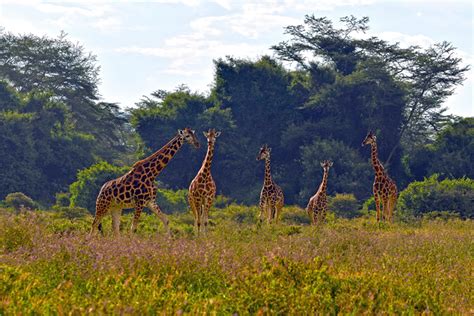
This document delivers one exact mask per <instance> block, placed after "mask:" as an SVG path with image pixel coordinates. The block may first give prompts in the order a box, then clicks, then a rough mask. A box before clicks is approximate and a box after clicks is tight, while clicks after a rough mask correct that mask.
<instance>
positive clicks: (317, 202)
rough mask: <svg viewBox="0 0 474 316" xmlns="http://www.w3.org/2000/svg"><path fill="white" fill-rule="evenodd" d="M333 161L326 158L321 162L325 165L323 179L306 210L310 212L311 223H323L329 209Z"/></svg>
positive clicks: (322, 165)
mask: <svg viewBox="0 0 474 316" xmlns="http://www.w3.org/2000/svg"><path fill="white" fill-rule="evenodd" d="M332 164H333V163H332V161H329V160H325V161H323V162H321V167H323V171H324V173H323V180H322V181H321V184H320V185H319V188H318V191H316V193H315V194H314V195H313V196H312V197H311V198H310V199H309V202H308V206H306V212H308V215H309V218H310V220H311V224H313V225H316V224H318V223H323V222H324V220H325V219H326V213H327V209H328V201H327V196H326V188H327V184H328V175H329V168H331V167H332Z"/></svg>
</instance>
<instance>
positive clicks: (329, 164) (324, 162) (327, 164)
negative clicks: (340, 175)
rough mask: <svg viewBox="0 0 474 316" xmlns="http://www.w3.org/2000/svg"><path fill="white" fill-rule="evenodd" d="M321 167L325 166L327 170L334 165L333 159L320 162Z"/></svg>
mask: <svg viewBox="0 0 474 316" xmlns="http://www.w3.org/2000/svg"><path fill="white" fill-rule="evenodd" d="M320 164H321V167H323V169H324V171H325V172H327V171H328V170H329V168H331V167H332V164H333V162H332V161H331V160H324V161H321V162H320Z"/></svg>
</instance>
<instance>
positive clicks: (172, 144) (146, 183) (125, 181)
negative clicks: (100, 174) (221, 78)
mask: <svg viewBox="0 0 474 316" xmlns="http://www.w3.org/2000/svg"><path fill="white" fill-rule="evenodd" d="M184 142H188V143H191V144H193V145H194V146H195V147H199V142H198V140H197V139H196V136H195V135H194V131H192V130H191V129H189V128H185V129H184V130H179V131H178V134H177V135H176V136H175V137H173V139H171V140H170V141H169V142H168V143H167V144H166V145H165V146H163V147H162V148H161V149H159V150H158V151H156V152H155V153H154V154H152V155H151V156H149V157H147V158H145V159H143V160H140V161H138V162H136V163H135V164H134V165H133V167H132V169H131V170H130V171H129V172H127V173H126V174H124V175H123V176H121V177H119V178H117V179H113V180H110V181H108V182H106V183H105V184H104V185H103V186H102V188H101V189H100V192H99V195H98V196H97V200H96V212H95V217H94V221H93V223H92V229H91V234H93V233H95V232H96V231H97V229H98V228H100V223H101V220H102V218H103V217H104V216H105V215H107V214H108V213H109V212H110V213H111V215H112V227H113V230H114V233H115V234H118V233H119V227H120V216H121V213H122V210H123V209H127V208H135V214H134V217H133V221H132V227H131V229H132V231H135V230H136V227H137V224H138V220H139V218H140V214H141V212H142V210H143V208H145V207H149V208H150V209H151V211H152V212H153V213H155V214H156V215H157V216H158V218H160V220H161V221H162V222H163V224H164V226H165V228H166V230H167V231H168V232H169V228H168V219H167V217H166V215H165V214H164V213H163V212H162V211H161V209H160V207H159V206H158V204H156V202H155V200H156V192H157V188H156V185H155V178H156V177H157V176H158V175H159V174H160V173H161V171H162V170H163V169H164V168H165V167H166V165H167V164H168V163H169V161H170V160H171V159H172V158H173V156H174V155H175V154H176V152H177V151H178V150H179V149H180V148H181V146H182V145H183V144H184Z"/></svg>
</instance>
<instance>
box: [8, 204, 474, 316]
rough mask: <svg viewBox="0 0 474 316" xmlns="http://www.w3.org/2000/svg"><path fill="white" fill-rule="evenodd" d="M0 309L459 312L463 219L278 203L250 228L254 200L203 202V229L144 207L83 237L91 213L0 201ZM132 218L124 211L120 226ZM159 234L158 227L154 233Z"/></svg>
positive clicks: (467, 274) (468, 295)
mask: <svg viewBox="0 0 474 316" xmlns="http://www.w3.org/2000/svg"><path fill="white" fill-rule="evenodd" d="M0 211H1V215H0V271H1V273H0V313H2V314H28V313H34V314H70V313H72V314H75V313H79V314H84V313H92V314H98V313H100V314H102V313H107V314H155V313H161V312H163V313H166V314H175V313H178V314H182V313H187V314H202V313H209V314H213V313H217V314H235V313H237V314H239V315H245V314H260V315H274V314H293V315H296V314H308V313H315V312H318V313H325V314H326V313H327V314H335V313H356V314H360V313H370V314H379V313H395V314H400V313H411V314H413V313H425V314H453V313H454V314H469V313H470V312H472V310H473V308H474V305H473V302H474V294H473V289H472V284H473V283H474V279H473V275H474V270H473V267H474V265H472V258H473V253H474V242H473V240H474V226H473V223H472V221H463V220H460V219H459V218H452V217H451V218H440V217H438V218H437V219H428V218H420V219H418V220H416V221H411V222H410V223H403V222H399V223H397V224H393V225H386V224H377V223H376V222H375V220H374V215H373V214H367V216H362V217H359V218H357V219H351V220H348V219H342V218H335V217H334V215H333V214H330V216H329V219H328V223H327V224H326V225H325V226H323V227H311V226H309V225H306V223H308V222H309V220H308V218H307V217H306V214H305V212H304V210H303V209H301V208H297V207H286V208H285V209H284V210H283V214H284V215H283V222H282V223H281V224H280V225H276V226H275V225H274V226H267V225H264V226H262V227H258V226H256V225H255V221H256V216H257V209H256V207H246V206H238V205H229V206H227V207H226V208H222V209H212V211H211V224H212V225H211V229H210V231H209V232H208V234H207V236H200V237H196V236H195V235H194V234H193V233H192V224H193V218H192V216H191V214H190V213H177V214H175V215H171V216H170V220H171V227H172V231H173V237H171V238H170V237H167V236H166V235H165V234H163V233H162V232H163V231H164V228H163V227H162V226H161V222H160V221H159V220H158V219H157V218H156V216H154V215H146V214H144V215H143V217H142V221H141V222H140V226H139V229H138V233H137V234H133V235H132V234H128V233H124V234H123V235H122V236H120V237H117V238H114V237H112V236H110V235H109V232H110V230H111V223H110V218H107V219H106V221H105V222H104V227H105V231H106V232H108V233H107V234H106V236H105V237H102V238H89V236H88V231H89V227H90V224H91V221H92V216H90V215H86V216H81V217H75V218H72V219H69V218H68V217H66V216H64V215H61V214H60V213H58V212H55V211H51V212H44V211H36V212H32V211H24V212H22V213H21V214H19V215H14V214H12V211H11V210H6V209H2V210H0ZM130 223H131V216H130V215H125V216H123V218H122V224H123V226H124V227H127V228H128V226H129V225H130ZM157 230H158V232H157Z"/></svg>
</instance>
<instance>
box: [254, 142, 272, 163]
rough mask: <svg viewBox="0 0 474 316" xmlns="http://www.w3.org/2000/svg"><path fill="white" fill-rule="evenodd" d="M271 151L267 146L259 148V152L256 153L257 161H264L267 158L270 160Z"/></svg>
mask: <svg viewBox="0 0 474 316" xmlns="http://www.w3.org/2000/svg"><path fill="white" fill-rule="evenodd" d="M271 151H272V149H271V148H270V147H268V146H267V144H265V145H263V146H262V148H260V152H259V153H258V156H257V160H265V159H267V158H270V152H271Z"/></svg>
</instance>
